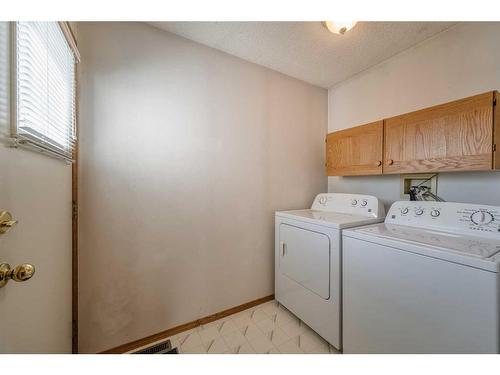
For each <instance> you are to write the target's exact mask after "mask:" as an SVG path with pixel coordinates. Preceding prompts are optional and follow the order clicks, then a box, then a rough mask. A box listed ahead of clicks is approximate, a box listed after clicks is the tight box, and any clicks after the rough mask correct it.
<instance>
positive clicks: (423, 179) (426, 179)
mask: <svg viewBox="0 0 500 375" xmlns="http://www.w3.org/2000/svg"><path fill="white" fill-rule="evenodd" d="M437 180H438V176H437V173H416V174H402V175H401V176H400V189H399V191H400V196H401V199H402V200H407V201H409V200H410V188H411V187H413V186H418V185H420V186H427V187H428V188H429V189H430V192H431V193H433V194H435V195H438V194H437Z"/></svg>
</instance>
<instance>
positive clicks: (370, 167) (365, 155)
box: [326, 121, 384, 176]
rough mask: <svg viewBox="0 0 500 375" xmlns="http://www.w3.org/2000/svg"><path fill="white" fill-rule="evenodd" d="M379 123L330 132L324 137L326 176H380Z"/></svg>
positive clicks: (380, 137)
mask: <svg viewBox="0 0 500 375" xmlns="http://www.w3.org/2000/svg"><path fill="white" fill-rule="evenodd" d="M383 131H384V126H383V121H377V122H373V123H371V124H367V125H362V126H357V127H355V128H350V129H346V130H341V131H338V132H334V133H330V134H328V135H327V137H326V174H327V175H328V176H360V175H373V174H381V173H382V145H383V144H382V142H383Z"/></svg>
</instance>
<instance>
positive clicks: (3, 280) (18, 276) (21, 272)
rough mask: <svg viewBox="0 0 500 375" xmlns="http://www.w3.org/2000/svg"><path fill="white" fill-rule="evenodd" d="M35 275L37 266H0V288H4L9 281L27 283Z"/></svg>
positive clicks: (26, 264) (4, 264)
mask: <svg viewBox="0 0 500 375" xmlns="http://www.w3.org/2000/svg"><path fill="white" fill-rule="evenodd" d="M34 274H35V266H33V265H31V264H29V263H25V264H21V265H19V266H17V267H15V268H10V265H9V264H7V263H2V264H0V288H2V287H4V286H5V284H7V283H8V282H9V280H14V281H17V282H21V281H26V280H29V279H31V278H32V277H33V275H34Z"/></svg>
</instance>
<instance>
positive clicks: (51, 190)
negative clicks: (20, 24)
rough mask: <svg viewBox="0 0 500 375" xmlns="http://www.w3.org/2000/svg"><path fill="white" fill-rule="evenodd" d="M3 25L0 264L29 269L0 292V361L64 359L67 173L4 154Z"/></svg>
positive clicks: (1, 48)
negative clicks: (8, 222) (42, 356)
mask: <svg viewBox="0 0 500 375" xmlns="http://www.w3.org/2000/svg"><path fill="white" fill-rule="evenodd" d="M8 30H9V28H8V23H7V22H0V211H3V210H8V211H10V212H11V213H12V215H13V216H14V218H15V219H17V220H18V221H19V223H18V224H17V225H16V226H15V227H14V228H12V230H11V231H10V232H9V233H6V234H4V235H0V263H3V262H6V263H9V264H10V265H11V266H13V267H14V266H16V265H18V264H22V263H32V264H33V265H34V266H35V267H36V273H35V275H34V276H33V278H32V279H30V280H28V281H26V282H24V283H16V282H14V281H10V282H9V283H8V284H7V285H6V286H5V287H4V288H2V289H0V353H71V165H70V164H67V163H65V162H63V161H60V160H57V159H53V158H51V157H48V156H46V155H43V154H40V153H37V152H32V151H28V150H26V149H14V148H9V147H8V145H9V142H8V137H9V136H10V119H9V106H10V98H9V77H10V74H9V71H8V67H9V56H8V42H9V35H8Z"/></svg>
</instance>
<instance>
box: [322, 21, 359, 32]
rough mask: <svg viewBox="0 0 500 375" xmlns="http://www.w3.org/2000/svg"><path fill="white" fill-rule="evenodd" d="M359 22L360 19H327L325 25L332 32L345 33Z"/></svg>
mask: <svg viewBox="0 0 500 375" xmlns="http://www.w3.org/2000/svg"><path fill="white" fill-rule="evenodd" d="M357 23H358V21H325V22H323V26H325V27H326V28H327V29H328V31H330V32H331V33H334V34H340V35H344V34H345V33H346V32H347V31H349V30H351V29H352V28H353V27H354V26H356V24H357Z"/></svg>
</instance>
